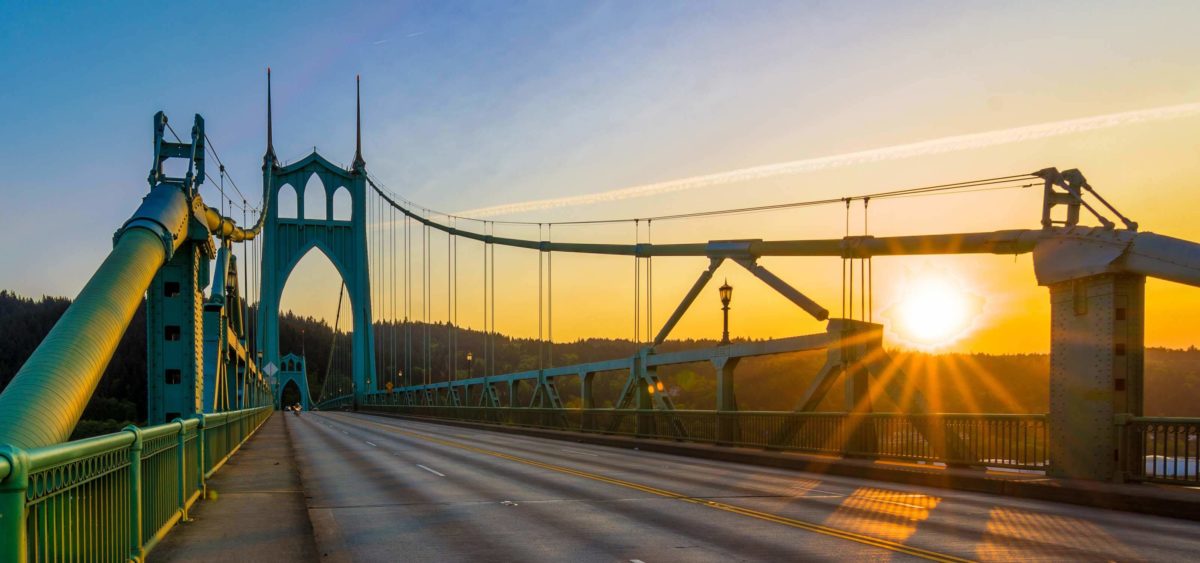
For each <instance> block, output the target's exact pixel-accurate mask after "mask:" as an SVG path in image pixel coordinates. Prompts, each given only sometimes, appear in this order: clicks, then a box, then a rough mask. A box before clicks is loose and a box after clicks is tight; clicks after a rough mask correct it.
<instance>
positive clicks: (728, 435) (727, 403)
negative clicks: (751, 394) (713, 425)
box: [711, 356, 741, 444]
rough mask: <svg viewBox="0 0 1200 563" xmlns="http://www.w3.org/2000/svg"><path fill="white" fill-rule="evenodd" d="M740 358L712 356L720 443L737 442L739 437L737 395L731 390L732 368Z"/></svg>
mask: <svg viewBox="0 0 1200 563" xmlns="http://www.w3.org/2000/svg"><path fill="white" fill-rule="evenodd" d="M739 360H741V358H736V357H735V358H730V357H728V356H721V357H717V358H713V359H712V360H711V361H712V364H713V368H714V369H715V371H716V372H717V442H718V443H721V444H727V443H733V442H737V441H739V440H740V439H741V431H740V429H739V427H738V418H737V417H738V415H737V410H738V406H737V396H736V395H734V392H733V370H734V369H736V368H737V365H738V361H739Z"/></svg>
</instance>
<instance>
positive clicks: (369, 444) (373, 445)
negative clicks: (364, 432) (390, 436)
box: [363, 440, 378, 448]
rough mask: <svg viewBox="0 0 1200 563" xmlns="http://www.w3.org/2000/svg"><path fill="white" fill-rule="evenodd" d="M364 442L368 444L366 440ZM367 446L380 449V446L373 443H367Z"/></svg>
mask: <svg viewBox="0 0 1200 563" xmlns="http://www.w3.org/2000/svg"><path fill="white" fill-rule="evenodd" d="M363 441H364V442H367V441H366V440H363ZM367 445H368V446H371V447H372V448H375V447H378V446H376V445H375V444H372V443H371V442H367Z"/></svg>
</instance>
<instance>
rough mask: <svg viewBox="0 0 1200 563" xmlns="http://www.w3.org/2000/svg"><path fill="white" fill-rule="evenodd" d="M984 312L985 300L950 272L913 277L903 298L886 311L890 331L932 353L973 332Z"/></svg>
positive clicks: (910, 343) (906, 286) (902, 294)
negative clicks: (976, 322)
mask: <svg viewBox="0 0 1200 563" xmlns="http://www.w3.org/2000/svg"><path fill="white" fill-rule="evenodd" d="M982 309H983V298H982V297H980V296H978V295H976V294H974V293H972V292H970V291H969V289H968V288H967V287H966V285H965V284H964V283H963V282H962V281H960V280H959V279H957V278H956V277H954V276H952V275H950V274H949V273H947V272H926V273H923V274H920V275H918V276H914V277H910V279H908V280H907V281H906V282H905V283H904V285H903V286H902V289H901V293H900V298H899V299H898V300H897V301H896V303H895V304H894V305H892V306H891V307H890V308H888V309H887V310H886V312H885V317H887V318H888V319H890V321H891V325H892V326H891V328H892V329H893V332H894V334H895V335H896V336H898V337H899V338H900V339H901V340H902V341H904V342H905V343H906V344H909V345H911V346H914V347H916V348H921V349H926V350H931V349H937V348H944V347H946V346H949V345H950V344H953V343H955V342H957V341H958V340H960V339H962V338H963V337H964V336H967V335H968V334H970V333H971V330H972V329H973V328H974V325H975V321H976V319H977V318H978V317H979V314H980V312H981V311H982Z"/></svg>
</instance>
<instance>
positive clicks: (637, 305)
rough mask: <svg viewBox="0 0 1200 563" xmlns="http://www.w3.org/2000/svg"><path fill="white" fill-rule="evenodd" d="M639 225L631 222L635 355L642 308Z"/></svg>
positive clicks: (638, 342)
mask: <svg viewBox="0 0 1200 563" xmlns="http://www.w3.org/2000/svg"><path fill="white" fill-rule="evenodd" d="M641 229H642V227H641V223H639V222H638V220H637V219H634V220H633V248H634V252H633V351H634V353H635V354H636V353H637V350H638V348H641V346H642V338H641V334H640V333H639V332H638V331H639V330H640V329H641V322H642V321H641V315H639V313H640V309H641V306H642V303H641V298H642V260H641V258H639V257H638V255H637V247H638V244H639V243H640V242H641V235H642V233H641Z"/></svg>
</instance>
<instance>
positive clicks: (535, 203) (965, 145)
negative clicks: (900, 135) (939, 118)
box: [458, 102, 1200, 218]
mask: <svg viewBox="0 0 1200 563" xmlns="http://www.w3.org/2000/svg"><path fill="white" fill-rule="evenodd" d="M1198 114H1200V102H1195V103H1188V104H1180V105H1174V106H1162V107H1156V108H1148V109H1140V110H1134V111H1127V112H1121V113H1110V114H1107V115H1097V116H1092V117H1083V118H1079V119H1068V120H1064V121H1053V122H1049V123H1040V124H1037V125H1027V126H1023V127H1013V128H1009V129H999V130H995V131H985V132H982V133H970V134H967V135H955V136H951V137H942V138H938V139H930V140H926V141H919V142H915V143H906V144H902V145H893V146H890V147H882V148H876V149H868V150H864V151H857V152H850V153H844V154H838V155H831V156H822V157H816V158H806V159H801V160H792V161H788V162H780V163H776V164H766V165H762V166H752V167H749V168H740V169H737V170H730V171H726V172H718V173H715V174H705V175H701V176H692V177H689V178H680V179H676V180H668V181H665V182H655V183H652V184H642V185H638V186H630V187H626V188H620V189H615V190H610V191H605V192H598V193H591V194H583V195H577V196H567V197H558V198H547V199H536V200H530V201H523V202H518V203H507V204H502V205H495V206H490V207H480V208H477V209H471V210H468V211H463V212H461V213H458V215H461V216H465V217H477V218H483V217H495V216H499V215H511V214H514V213H526V212H530V211H543V210H547V209H556V208H560V207H574V206H580V205H591V204H596V203H605V202H610V201H619V200H623V199H633V198H639V197H647V196H653V195H660V194H667V193H673V192H682V191H687V190H694V189H698V188H704V187H708V186H716V185H721V184H732V183H736V182H745V181H748V180H757V179H761V178H770V177H773V176H783V175H790V174H801V173H805V172H815V171H818V170H826V169H829V168H838V167H842V166H851V165H855V164H863V163H869V162H881V161H887V160H900V159H905V158H913V157H918V156H928V155H935V154H942V153H948V152H955V151H962V150H970V149H979V148H985V147H994V146H997V145H1007V144H1011V143H1019V142H1022V141H1033V140H1037V139H1046V138H1050V137H1058V136H1061V135H1071V134H1075V133H1082V132H1086V131H1096V130H1099V129H1109V128H1112V127H1120V126H1123V125H1132V124H1136V123H1146V122H1151V121H1164V120H1170V119H1178V118H1181V117H1189V116H1193V115H1198Z"/></svg>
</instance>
